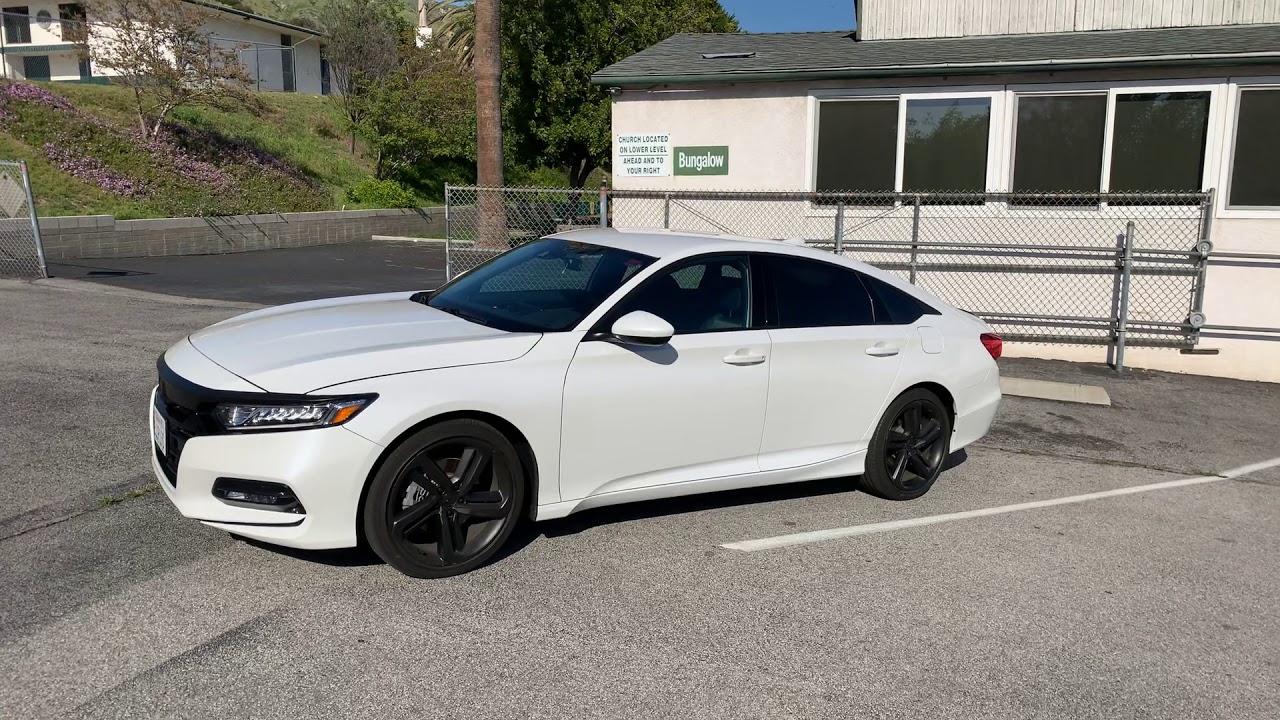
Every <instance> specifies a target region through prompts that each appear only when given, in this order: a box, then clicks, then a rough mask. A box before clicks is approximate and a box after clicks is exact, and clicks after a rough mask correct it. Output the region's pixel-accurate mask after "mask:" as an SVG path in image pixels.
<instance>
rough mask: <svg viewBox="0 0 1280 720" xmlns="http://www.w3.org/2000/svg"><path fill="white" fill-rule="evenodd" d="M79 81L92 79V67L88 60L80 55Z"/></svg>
mask: <svg viewBox="0 0 1280 720" xmlns="http://www.w3.org/2000/svg"><path fill="white" fill-rule="evenodd" d="M79 65H80V79H81V80H88V79H89V78H91V77H93V66H92V65H91V64H90V63H89V58H88V57H86V56H84V55H81V56H80V58H79Z"/></svg>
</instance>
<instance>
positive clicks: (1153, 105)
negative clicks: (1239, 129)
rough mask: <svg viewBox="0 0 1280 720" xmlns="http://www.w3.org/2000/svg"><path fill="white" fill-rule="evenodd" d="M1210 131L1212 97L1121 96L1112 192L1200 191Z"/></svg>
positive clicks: (1197, 94)
mask: <svg viewBox="0 0 1280 720" xmlns="http://www.w3.org/2000/svg"><path fill="white" fill-rule="evenodd" d="M1208 125H1209V93H1208V92H1187V93H1144V94H1138V95H1119V96H1117V97H1116V118H1115V130H1114V137H1113V139H1112V148H1111V190H1112V192H1120V193H1125V192H1196V191H1199V190H1200V178H1201V176H1202V174H1203V171H1204V151H1205V135H1206V131H1207V128H1208Z"/></svg>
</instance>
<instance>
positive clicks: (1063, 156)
mask: <svg viewBox="0 0 1280 720" xmlns="http://www.w3.org/2000/svg"><path fill="white" fill-rule="evenodd" d="M1106 125H1107V96H1106V95H1048V96H1046V95H1031V96H1025V97H1020V98H1018V121H1017V135H1016V136H1015V138H1014V148H1013V191H1014V192H1031V193H1058V192H1089V193H1092V192H1097V191H1098V189H1099V187H1100V183H1101V182H1102V140H1103V136H1104V135H1105V134H1106Z"/></svg>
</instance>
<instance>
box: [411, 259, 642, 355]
mask: <svg viewBox="0 0 1280 720" xmlns="http://www.w3.org/2000/svg"><path fill="white" fill-rule="evenodd" d="M654 259H655V258H652V257H649V256H648V255H640V254H638V253H633V252H628V251H626V250H619V249H617V248H610V247H603V246H600V245H592V244H590V243H584V242H574V241H572V240H566V239H564V238H544V239H542V240H535V241H534V242H531V243H528V244H527V245H522V246H520V247H518V248H516V249H515V250H512V251H510V252H507V253H504V254H502V255H499V256H498V257H496V258H494V259H492V260H490V261H489V262H487V263H485V264H484V265H481V266H480V267H478V268H476V269H475V270H472V271H471V272H469V273H467V274H465V275H462V276H461V277H458V278H457V279H455V280H454V281H453V282H451V283H449V284H447V285H445V286H444V287H442V288H440V289H439V290H437V291H436V292H435V293H433V294H432V295H431V299H430V300H428V301H427V304H428V305H430V306H431V307H433V308H436V309H437V310H443V311H444V312H447V313H451V314H453V315H457V316H459V317H462V318H465V319H467V320H470V321H472V322H476V323H480V324H481V325H488V326H490V327H494V328H498V329H499V330H507V331H511V332H561V331H564V330H570V329H572V328H573V327H574V326H576V325H577V324H578V323H579V322H581V321H582V318H584V317H586V316H587V315H588V314H589V313H590V312H591V311H592V310H595V309H596V306H597V305H599V304H600V303H602V302H604V300H605V298H607V297H609V296H610V295H612V294H613V292H614V291H615V290H617V289H618V288H620V287H622V286H623V285H624V284H625V283H626V282H627V281H628V280H630V279H631V278H633V277H635V275H636V274H637V273H639V272H640V271H641V270H643V269H644V268H645V267H647V266H648V265H649V263H652V262H653V261H654Z"/></svg>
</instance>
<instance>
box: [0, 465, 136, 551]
mask: <svg viewBox="0 0 1280 720" xmlns="http://www.w3.org/2000/svg"><path fill="white" fill-rule="evenodd" d="M156 487H157V486H156V485H155V479H154V478H153V477H152V476H151V475H138V476H137V477H134V478H132V479H130V480H126V481H124V482H122V483H117V484H115V485H108V486H106V487H103V488H98V489H97V490H95V491H92V492H88V493H84V494H82V495H76V496H74V497H70V498H67V499H65V500H60V501H58V502H53V503H49V504H48V505H42V506H40V507H38V508H35V509H34V510H28V511H27V512H24V513H22V514H20V515H14V516H13V517H9V518H5V519H3V520H0V542H3V541H5V540H10V539H12V538H16V537H18V536H20V535H25V534H27V533H29V532H33V531H35V530H39V529H41V528H47V527H50V526H52V525H57V524H59V523H64V522H66V521H68V520H74V519H75V518H78V517H80V516H81V515H84V514H86V513H91V512H96V511H98V510H103V509H106V508H109V507H111V506H113V505H118V504H120V503H121V502H125V501H127V500H132V499H134V498H137V497H141V496H142V495H146V494H147V493H148V492H150V491H151V490H153V489H155V488H156Z"/></svg>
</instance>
